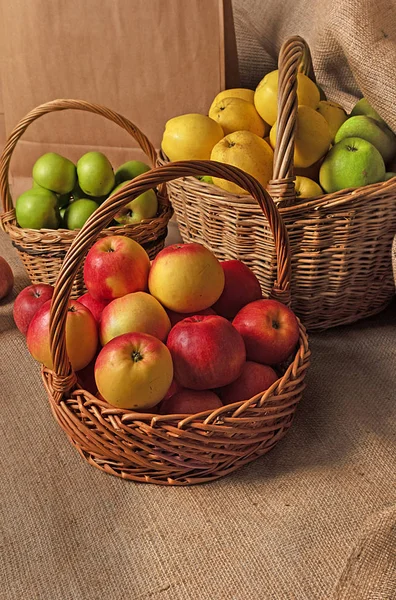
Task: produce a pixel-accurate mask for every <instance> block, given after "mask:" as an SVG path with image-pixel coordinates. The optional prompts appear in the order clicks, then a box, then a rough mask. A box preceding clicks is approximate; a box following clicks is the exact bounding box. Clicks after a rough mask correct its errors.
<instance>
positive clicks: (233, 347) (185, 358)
mask: <svg viewBox="0 0 396 600" xmlns="http://www.w3.org/2000/svg"><path fill="white" fill-rule="evenodd" d="M167 345H168V348H169V350H170V352H171V355H172V359H173V364H174V368H175V377H176V379H177V381H178V382H179V383H180V385H182V386H183V387H186V388H189V389H193V390H205V389H211V388H217V387H222V386H224V385H227V384H228V383H231V381H234V379H236V378H237V377H239V375H240V374H241V372H242V367H243V364H244V362H245V359H246V352H245V346H244V343H243V340H242V337H241V336H240V334H239V333H238V332H237V330H236V329H235V328H234V327H233V326H232V325H231V323H230V322H229V321H227V320H226V319H224V317H219V316H217V315H214V316H211V315H209V316H195V317H188V318H187V319H184V320H183V321H180V323H178V324H177V325H175V326H174V327H173V329H171V331H170V333H169V336H168V342H167Z"/></svg>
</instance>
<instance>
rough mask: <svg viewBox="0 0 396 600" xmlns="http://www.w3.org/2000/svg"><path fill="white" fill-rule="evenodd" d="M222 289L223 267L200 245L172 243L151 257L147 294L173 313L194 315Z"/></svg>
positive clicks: (208, 304)
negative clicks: (148, 291) (148, 292)
mask: <svg viewBox="0 0 396 600" xmlns="http://www.w3.org/2000/svg"><path fill="white" fill-rule="evenodd" d="M223 288H224V272H223V269H222V268H221V266H220V263H219V261H218V260H217V258H216V257H215V255H214V254H213V253H212V252H210V250H208V249H207V248H205V247H204V246H201V244H173V245H172V246H167V247H166V248H164V249H163V250H161V252H159V254H157V256H156V257H155V259H154V260H153V263H152V266H151V270H150V275H149V290H150V294H152V295H153V296H154V297H155V298H157V300H159V302H161V304H163V305H164V306H165V307H166V308H170V309H171V310H173V311H175V312H178V313H193V314H196V313H197V312H198V311H200V310H204V309H205V308H209V307H210V306H211V305H212V304H214V303H215V302H216V300H218V298H219V297H220V294H221V292H222V291H223Z"/></svg>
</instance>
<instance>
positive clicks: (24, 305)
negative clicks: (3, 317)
mask: <svg viewBox="0 0 396 600" xmlns="http://www.w3.org/2000/svg"><path fill="white" fill-rule="evenodd" d="M53 293H54V288H53V287H52V285H49V284H47V283H38V284H36V285H28V286H27V287H25V289H23V290H22V291H21V292H20V293H19V294H18V296H17V297H16V298H15V302H14V310H13V314H14V321H15V325H16V326H17V327H18V329H19V331H20V332H21V333H23V335H26V334H27V330H28V328H29V325H30V321H31V320H32V319H33V317H34V315H35V314H36V312H37V311H38V309H39V308H41V307H42V306H43V304H45V302H47V301H48V300H51V298H52V294H53Z"/></svg>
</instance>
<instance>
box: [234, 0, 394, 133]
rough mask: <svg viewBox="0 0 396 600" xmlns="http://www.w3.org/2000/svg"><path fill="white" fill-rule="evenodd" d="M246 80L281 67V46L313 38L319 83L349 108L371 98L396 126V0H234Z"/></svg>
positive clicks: (249, 83)
mask: <svg viewBox="0 0 396 600" xmlns="http://www.w3.org/2000/svg"><path fill="white" fill-rule="evenodd" d="M233 7H234V22H235V31H236V39H237V48H238V57H239V67H240V74H241V83H242V84H243V85H245V86H249V87H253V88H254V87H255V86H256V85H257V83H258V82H259V81H260V79H262V77H263V76H264V75H265V73H267V72H268V71H271V70H272V69H276V68H277V58H278V53H279V48H280V46H281V44H282V43H283V42H284V41H285V40H286V39H287V38H288V37H290V36H292V35H301V36H302V37H303V38H305V39H306V41H307V42H308V44H309V46H310V48H311V52H312V57H313V63H314V68H315V73H316V77H317V80H318V82H319V83H320V84H321V85H322V87H323V89H324V91H325V92H326V94H327V95H328V97H329V99H330V100H335V101H337V102H340V103H341V104H342V105H343V106H344V107H345V108H346V109H347V110H349V109H351V108H352V106H353V105H354V104H355V102H356V100H357V98H359V97H361V96H362V95H364V96H366V97H367V98H368V100H369V101H370V103H371V104H372V105H373V106H374V107H375V108H376V109H377V110H378V112H379V113H380V114H381V115H382V117H383V118H384V119H385V121H386V122H387V123H388V124H389V126H390V127H392V128H393V129H394V130H396V110H395V81H396V18H395V14H396V13H395V10H396V1H395V0H379V1H378V2H374V1H373V0H337V2H334V1H333V0H321V1H320V2H319V1H316V2H313V0H283V1H282V2H280V1H279V0H265V2H262V0H233Z"/></svg>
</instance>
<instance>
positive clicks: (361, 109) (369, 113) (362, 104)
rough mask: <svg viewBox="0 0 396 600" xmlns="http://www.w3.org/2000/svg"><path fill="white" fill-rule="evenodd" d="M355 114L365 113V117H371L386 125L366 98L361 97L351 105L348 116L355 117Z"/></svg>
mask: <svg viewBox="0 0 396 600" xmlns="http://www.w3.org/2000/svg"><path fill="white" fill-rule="evenodd" d="M356 115H366V117H371V118H372V119H375V120H376V121H379V122H380V123H382V124H383V125H386V123H385V121H384V119H383V118H382V117H381V116H380V115H379V114H378V113H377V111H376V110H375V109H374V108H373V107H372V106H371V104H369V101H368V100H367V99H366V98H361V99H360V100H359V101H358V102H356V104H355V106H354V107H353V109H352V111H351V115H350V116H351V117H355V116H356Z"/></svg>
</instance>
